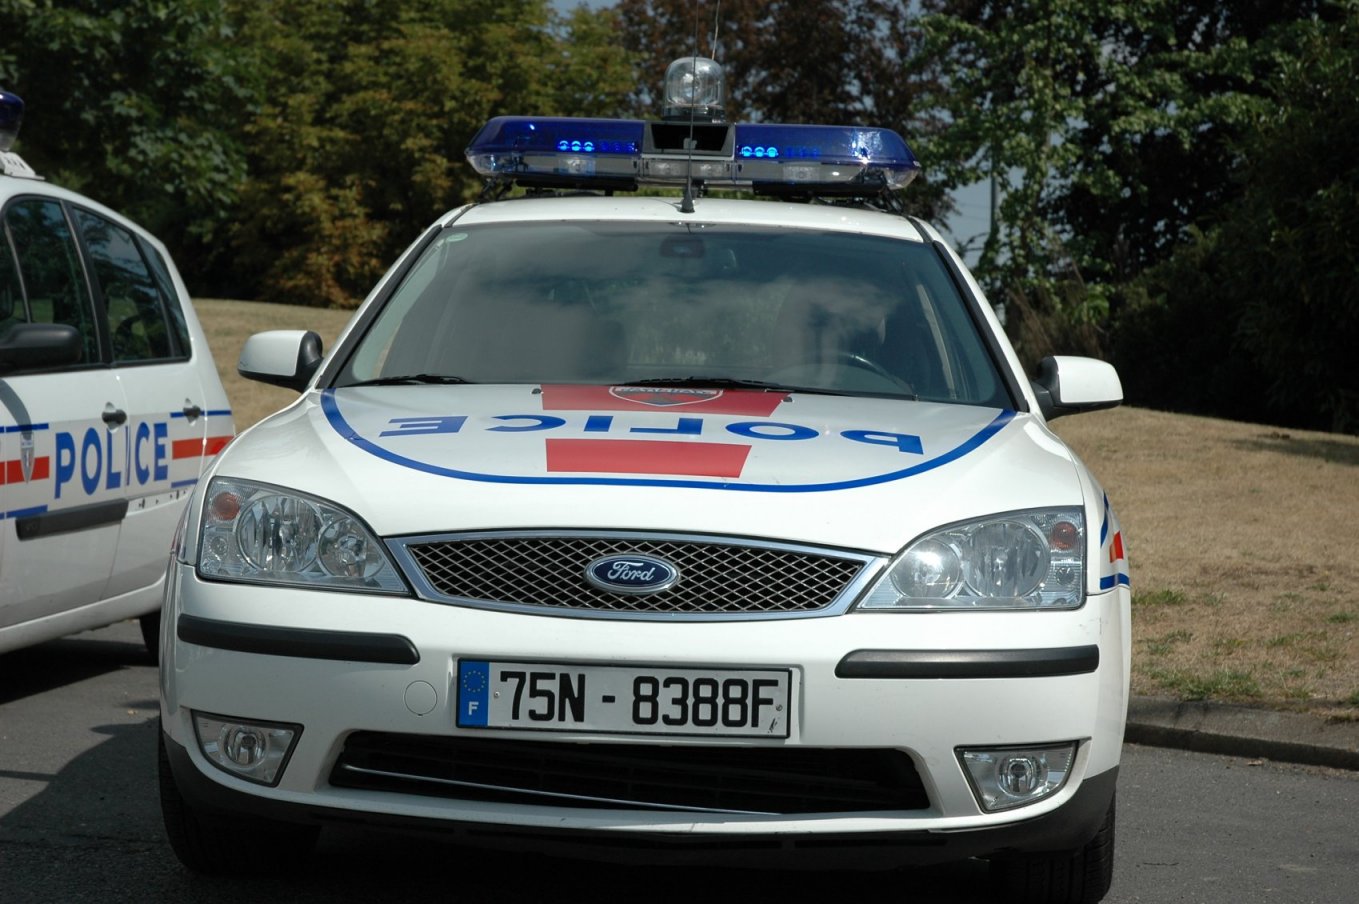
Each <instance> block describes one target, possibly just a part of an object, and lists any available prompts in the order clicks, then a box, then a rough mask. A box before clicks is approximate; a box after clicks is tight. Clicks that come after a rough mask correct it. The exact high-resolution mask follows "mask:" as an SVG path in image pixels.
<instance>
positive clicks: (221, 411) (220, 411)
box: [206, 408, 231, 417]
mask: <svg viewBox="0 0 1359 904" xmlns="http://www.w3.org/2000/svg"><path fill="white" fill-rule="evenodd" d="M206 414H207V416H208V417H231V409H230V408H216V409H213V410H212V411H209V412H207V413H206Z"/></svg>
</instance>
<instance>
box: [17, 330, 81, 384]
mask: <svg viewBox="0 0 1359 904" xmlns="http://www.w3.org/2000/svg"><path fill="white" fill-rule="evenodd" d="M83 348H84V343H83V342H82V341H81V339H80V331H79V330H77V329H76V328H75V327H73V326H71V325H70V324H66V323H16V324H15V325H14V326H12V327H10V328H9V329H8V330H6V331H5V332H4V334H3V335H0V374H9V373H15V372H17V371H25V370H45V369H47V368H52V367H62V366H65V365H67V364H75V363H76V362H78V361H79V360H80V353H81V351H82V349H83Z"/></svg>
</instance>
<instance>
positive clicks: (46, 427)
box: [0, 424, 52, 433]
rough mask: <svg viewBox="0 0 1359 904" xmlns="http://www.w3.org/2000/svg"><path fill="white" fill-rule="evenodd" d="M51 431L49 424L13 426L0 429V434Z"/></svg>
mask: <svg viewBox="0 0 1359 904" xmlns="http://www.w3.org/2000/svg"><path fill="white" fill-rule="evenodd" d="M51 429H52V425H51V424H15V425H14V426H12V427H0V433H33V432H36V431H38V430H51Z"/></svg>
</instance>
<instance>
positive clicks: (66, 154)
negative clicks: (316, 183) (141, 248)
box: [0, 0, 249, 239]
mask: <svg viewBox="0 0 1359 904" xmlns="http://www.w3.org/2000/svg"><path fill="white" fill-rule="evenodd" d="M243 68H244V62H243V60H242V59H241V57H240V56H239V55H238V54H237V53H236V52H235V50H234V45H233V32H232V28H231V25H230V22H229V20H228V18H227V16H226V14H225V10H224V9H223V7H222V4H221V3H220V2H217V0H174V2H170V0H126V2H123V3H119V4H117V5H116V6H114V7H113V8H110V5H109V4H107V3H103V2H100V0H62V2H54V0H0V84H3V85H4V86H5V87H6V88H7V89H9V90H11V91H14V92H15V93H17V94H19V95H20V96H21V97H23V98H24V100H25V101H26V103H27V107H28V112H27V117H26V125H25V127H24V130H23V132H22V133H21V135H20V138H19V142H20V143H19V147H18V150H21V151H22V152H23V154H24V156H25V158H26V159H27V160H28V161H29V163H31V164H32V165H33V166H34V167H35V168H36V169H37V171H38V172H40V173H43V174H44V175H45V176H46V177H47V178H49V179H51V180H52V181H54V182H57V183H59V184H62V185H66V186H69V187H71V188H74V189H76V190H77V191H81V192H84V193H85V194H88V195H90V196H91V197H93V198H95V199H96V200H99V201H102V202H104V203H106V204H108V205H110V206H112V207H114V208H117V209H118V210H120V211H123V212H125V213H127V214H128V215H130V216H132V217H133V218H135V219H137V220H139V221H141V222H142V223H144V224H145V225H146V226H147V227H148V228H150V229H152V230H153V231H155V232H157V233H159V234H161V235H165V236H167V237H173V236H182V235H184V234H186V233H192V234H194V235H196V236H198V237H200V238H202V239H210V238H211V237H212V236H214V235H215V234H216V232H217V228H218V226H219V225H220V224H221V223H222V222H223V220H224V212H225V211H226V210H228V209H229V208H230V207H231V206H232V204H234V202H235V200H236V188H237V186H238V184H239V183H240V180H241V178H242V177H243V175H244V172H245V161H244V156H243V153H242V149H241V146H240V142H239V140H238V139H239V132H238V131H237V130H236V129H235V124H236V123H237V122H239V121H240V119H241V118H242V117H243V115H247V113H248V106H249V98H248V92H247V91H246V89H245V87H244V86H243V84H242V81H241V73H242V70H243Z"/></svg>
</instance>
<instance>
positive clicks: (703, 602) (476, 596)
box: [405, 536, 868, 615]
mask: <svg viewBox="0 0 1359 904" xmlns="http://www.w3.org/2000/svg"><path fill="white" fill-rule="evenodd" d="M405 549H406V550H407V552H409V554H410V556H411V559H412V560H413V561H414V563H415V565H416V566H417V567H418V568H419V569H420V572H421V573H422V574H423V575H424V577H425V579H426V581H427V582H428V583H429V585H430V586H431V587H432V588H433V590H434V592H435V593H436V594H438V595H440V596H443V597H448V598H451V599H455V600H471V601H479V602H486V603H506V604H513V605H520V606H540V607H543V608H549V609H563V610H585V611H593V612H616V613H680V614H696V615H705V614H773V615H779V614H797V613H808V612H817V611H819V610H822V609H825V608H827V607H829V606H830V605H832V604H833V603H834V602H835V601H836V600H837V599H838V598H839V597H840V595H841V594H842V593H844V591H845V590H846V588H848V587H849V586H850V584H851V583H852V582H853V581H854V579H855V578H856V577H858V576H859V574H860V573H861V572H862V571H863V569H864V567H865V565H866V562H867V561H868V560H867V559H866V558H853V557H851V556H850V555H848V554H844V553H839V554H836V553H831V552H819V551H809V550H801V549H788V548H782V547H769V546H753V545H742V544H739V543H729V542H713V541H706V540H691V539H669V538H666V539H661V538H624V537H601V536H508V537H507V536H495V537H471V538H448V539H442V538H441V539H438V540H425V539H421V540H416V541H411V542H409V543H407V544H406V545H405ZM619 554H633V555H635V554H645V555H651V556H658V557H660V558H662V559H665V560H667V561H669V562H670V563H672V564H673V565H675V566H676V567H677V568H678V569H679V572H680V580H679V582H678V583H677V584H676V585H675V586H673V587H671V588H669V589H667V590H662V591H659V592H657V593H651V594H646V595H634V594H624V593H614V592H610V591H608V590H603V589H600V588H598V587H595V586H594V585H593V584H590V583H589V582H588V581H586V579H585V569H586V566H587V565H589V564H590V563H591V562H592V561H594V560H595V559H598V558H600V557H602V556H609V555H619Z"/></svg>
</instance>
